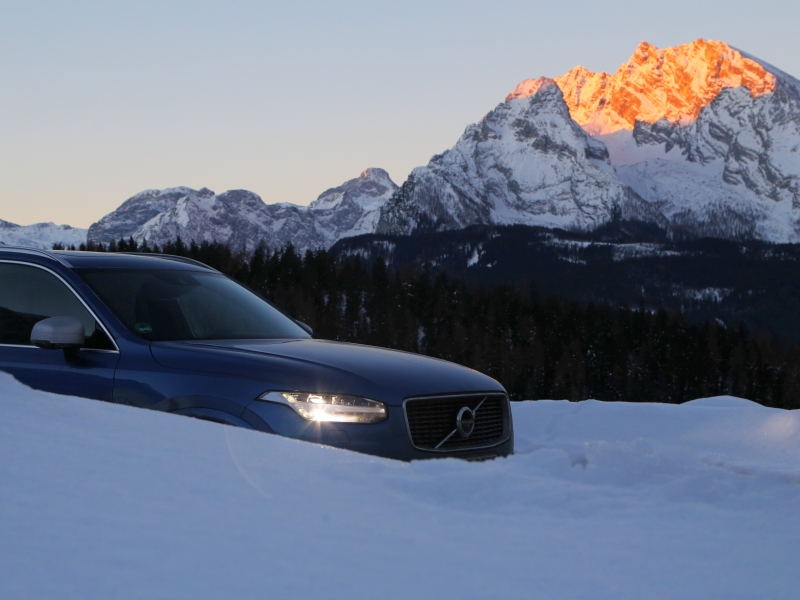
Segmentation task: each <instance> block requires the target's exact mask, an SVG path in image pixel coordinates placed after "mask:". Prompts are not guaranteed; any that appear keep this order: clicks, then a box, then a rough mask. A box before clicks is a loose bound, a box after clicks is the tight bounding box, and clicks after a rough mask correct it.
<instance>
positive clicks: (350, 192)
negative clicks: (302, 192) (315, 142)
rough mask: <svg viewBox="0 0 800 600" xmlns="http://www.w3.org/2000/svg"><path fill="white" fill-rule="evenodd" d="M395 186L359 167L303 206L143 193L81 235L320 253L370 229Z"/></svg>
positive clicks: (198, 193)
mask: <svg viewBox="0 0 800 600" xmlns="http://www.w3.org/2000/svg"><path fill="white" fill-rule="evenodd" d="M396 189H397V186H396V185H395V184H394V182H393V181H392V180H391V179H390V178H389V175H388V173H386V171H384V170H383V169H367V170H366V171H364V172H363V173H362V174H361V176H360V177H358V178H356V179H351V180H350V181H347V182H345V183H344V184H342V185H341V186H339V187H337V188H332V189H330V190H327V191H326V192H324V193H323V194H322V195H321V196H320V197H319V198H318V199H317V200H316V201H315V202H313V203H312V204H311V205H310V206H297V205H295V204H288V203H278V204H265V203H264V201H263V200H262V199H261V198H260V197H259V196H258V195H257V194H254V193H253V192H250V191H247V190H229V191H227V192H224V193H222V194H215V193H214V192H213V191H211V190H209V189H208V188H202V189H200V190H194V189H191V188H187V187H176V188H168V189H165V190H146V191H144V192H141V193H139V194H136V195H135V196H133V197H131V198H129V199H128V200H126V201H125V202H124V203H123V204H122V205H121V206H120V207H119V208H118V209H117V210H115V211H113V212H111V213H109V214H108V215H106V216H105V217H103V218H102V219H100V221H98V222H97V223H95V224H94V225H92V226H91V227H90V228H89V234H88V237H89V240H91V241H94V242H103V243H108V242H110V241H112V240H114V241H116V240H119V239H120V238H123V239H126V240H127V239H128V238H130V237H133V239H134V240H136V241H137V242H140V243H141V242H143V241H145V240H147V242H148V244H150V245H151V246H152V245H153V244H158V245H159V246H163V245H164V244H165V243H167V242H171V241H174V240H175V239H177V237H178V236H180V238H181V239H182V240H183V241H184V242H186V243H190V242H197V243H202V242H204V241H205V242H215V241H216V242H221V243H224V244H228V245H230V246H231V247H232V249H233V250H234V251H239V250H241V251H244V252H248V253H249V252H253V251H254V250H255V249H256V248H257V247H258V246H259V245H260V244H264V245H266V246H267V247H269V248H272V249H275V248H280V247H283V246H285V245H286V244H288V243H289V242H291V243H292V244H293V245H294V246H295V248H296V249H298V250H300V251H303V250H306V249H315V248H327V247H329V246H331V245H332V244H333V243H335V242H336V241H337V240H339V239H341V238H344V237H348V236H353V235H360V234H362V233H370V232H372V231H374V229H375V222H376V221H377V218H378V214H379V213H380V209H381V207H382V206H383V204H384V203H385V202H386V201H387V200H388V199H389V198H390V197H391V195H392V193H393V192H394V191H395V190H396Z"/></svg>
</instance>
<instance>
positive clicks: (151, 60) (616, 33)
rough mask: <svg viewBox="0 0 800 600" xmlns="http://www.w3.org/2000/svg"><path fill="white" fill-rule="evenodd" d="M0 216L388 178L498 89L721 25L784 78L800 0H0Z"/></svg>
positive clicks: (486, 105)
mask: <svg viewBox="0 0 800 600" xmlns="http://www.w3.org/2000/svg"><path fill="white" fill-rule="evenodd" d="M0 8H2V19H0V82H2V83H0V219H4V220H7V221H12V222H16V223H20V224H28V223H33V222H37V221H55V222H58V223H69V224H72V225H76V226H83V227H85V226H88V225H89V224H91V223H92V222H94V221H96V220H97V219H99V218H100V217H102V216H103V215H104V214H106V213H107V212H109V211H111V210H113V209H114V208H116V207H117V206H118V205H119V204H121V203H122V202H123V201H124V200H125V199H126V198H128V197H129V196H131V195H133V194H135V193H136V192H139V191H141V190H143V189H147V188H163V187H170V186H176V185H187V186H190V187H195V188H199V187H202V186H207V187H210V188H211V189H213V190H215V191H217V192H222V191H225V190H227V189H233V188H245V189H250V190H252V191H254V192H256V193H258V194H259V195H261V197H262V198H263V199H264V201H266V202H268V203H271V202H293V203H296V204H308V203H309V202H311V201H312V200H314V199H315V198H316V197H317V196H318V195H319V194H320V193H321V192H322V191H324V190H325V189H327V188H329V187H333V186H336V185H339V184H340V183H342V182H343V181H345V180H347V179H351V178H353V177H356V176H357V175H358V174H359V173H360V172H361V171H362V170H363V169H364V168H366V167H383V168H385V169H386V170H388V171H389V173H390V175H391V176H392V178H393V179H394V180H395V181H396V182H397V183H402V181H403V180H404V179H405V177H406V176H407V174H408V173H409V172H410V170H411V169H412V168H413V167H415V166H417V165H421V164H425V163H426V162H427V161H428V159H429V158H430V157H431V156H432V155H433V154H436V153H437V152H440V151H442V150H444V149H445V148H447V147H450V146H452V145H453V143H455V141H456V140H457V138H458V137H459V135H460V134H461V132H462V131H463V130H464V128H465V127H466V125H468V124H469V123H471V122H474V121H476V120H478V119H479V118H480V117H481V116H482V115H483V114H485V113H486V112H488V111H489V110H490V109H491V108H493V107H494V106H495V105H496V104H497V103H499V102H501V101H502V100H503V98H504V97H505V95H506V94H507V93H508V92H509V91H510V90H511V89H513V88H514V86H515V85H516V84H517V83H518V82H519V81H521V80H522V79H526V78H529V77H538V76H540V75H547V76H557V75H560V74H562V73H564V72H565V71H567V70H569V69H570V68H572V67H573V66H575V65H576V64H582V65H584V66H585V67H587V68H589V69H592V70H606V71H612V72H613V71H614V70H616V68H617V67H618V66H619V65H620V64H621V63H622V62H624V61H626V60H627V59H628V57H629V56H630V55H631V54H632V53H633V51H634V49H635V48H636V46H637V44H638V43H639V42H640V41H642V40H647V41H648V42H650V43H653V44H655V45H656V46H660V47H663V46H671V45H676V44H682V43H686V42H690V41H692V40H694V39H697V38H699V37H704V38H707V39H718V40H723V41H726V42H728V43H729V44H731V45H733V46H736V47H738V48H739V49H741V50H745V51H747V52H749V53H751V54H753V55H755V56H758V57H759V58H761V59H763V60H766V61H768V62H770V63H772V64H774V65H775V66H777V67H779V68H781V69H783V70H784V71H787V72H789V73H790V74H793V75H795V76H800V36H798V26H797V23H798V21H799V20H800V3H796V2H788V1H784V2H778V1H773V0H763V1H761V2H738V1H727V2H718V1H709V2H702V1H696V0H695V1H688V0H670V1H665V0H662V1H661V2H644V1H642V2H627V1H622V0H611V1H608V2H597V1H594V2H584V1H581V0H578V1H573V2H560V3H556V2H532V1H527V2H522V1H517V0H494V1H491V2H485V1H473V0H462V1H460V2H452V1H439V0H427V1H425V2H421V1H415V0H412V1H406V2H383V1H373V2H363V1H345V0H342V1H339V2H311V1H304V0H296V1H293V2H281V3H277V2H235V1H228V2H216V1H195V2H170V1H168V0H162V1H159V2H147V1H145V2H137V3H123V2H113V3H110V2H79V1H72V2H35V1H27V2H24V3H23V2H18V1H17V2H5V1H2V2H0Z"/></svg>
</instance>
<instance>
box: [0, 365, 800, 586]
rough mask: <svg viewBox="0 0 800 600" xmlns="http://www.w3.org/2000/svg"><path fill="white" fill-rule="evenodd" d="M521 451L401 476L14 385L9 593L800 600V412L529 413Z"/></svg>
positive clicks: (279, 441)
mask: <svg viewBox="0 0 800 600" xmlns="http://www.w3.org/2000/svg"><path fill="white" fill-rule="evenodd" d="M514 419H515V427H516V435H517V453H516V455H515V456H513V457H511V458H508V459H498V460H495V461H492V462H487V463H477V464H476V463H466V462H462V461H458V460H453V459H448V460H438V461H427V462H420V463H411V464H406V463H398V462H394V461H390V460H385V459H379V458H373V457H369V456H363V455H359V454H355V453H351V452H347V451H342V450H337V449H333V448H328V447H321V446H315V445H312V444H308V443H303V442H297V441H293V440H289V439H285V438H281V437H277V436H270V435H265V434H261V433H256V432H252V431H247V430H242V429H235V428H230V427H224V426H220V425H216V424H213V423H206V422H202V421H196V420H193V419H188V418H185V417H178V416H173V415H169V414H164V413H158V412H150V411H146V410H141V409H134V408H130V407H125V406H120V405H113V404H106V403H102V402H97V401H91V400H83V399H77V398H69V397H62V396H55V395H51V394H45V393H39V392H32V391H31V390H29V389H28V388H25V387H24V386H22V385H21V384H19V383H17V382H16V381H15V380H13V379H12V378H11V377H10V376H8V375H6V374H2V373H0V455H1V456H3V457H4V460H3V461H2V462H1V463H0V532H2V535H0V594H1V595H2V597H3V598H27V599H35V598H54V597H60V598H86V599H89V598H104V599H105V598H156V597H160V598H187V599H188V598H192V599H197V598H265V597H269V598H300V597H305V598H320V597H325V598H338V597H348V598H367V597H377V596H380V597H384V598H412V597H416V598H431V597H435V598H501V597H526V598H571V599H579V598H593V599H598V598H614V599H618V598H650V599H658V598H676V597H680V598H702V599H703V600H708V599H712V598H789V597H794V596H795V595H796V593H797V589H798V585H800V573H798V571H797V569H796V564H795V562H796V559H795V557H796V553H797V551H798V549H800V542H798V540H800V510H798V509H800V415H798V414H797V413H796V412H789V411H781V410H775V409H767V408H763V407H760V406H758V405H755V404H753V403H751V402H748V401H745V400H740V399H736V398H714V399H707V400H700V401H696V402H690V403H687V404H686V405H683V406H672V405H654V404H621V403H619V404H606V403H602V402H595V401H588V402H581V403H568V402H549V401H541V402H527V403H522V404H516V405H514Z"/></svg>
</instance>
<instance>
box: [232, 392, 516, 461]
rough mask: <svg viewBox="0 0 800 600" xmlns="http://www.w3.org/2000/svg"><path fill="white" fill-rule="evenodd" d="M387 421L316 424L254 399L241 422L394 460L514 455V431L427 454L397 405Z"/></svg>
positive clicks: (309, 440)
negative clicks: (483, 443)
mask: <svg viewBox="0 0 800 600" xmlns="http://www.w3.org/2000/svg"><path fill="white" fill-rule="evenodd" d="M387 408H388V410H389V418H388V419H387V420H386V421H384V422H382V423H375V424H369V425H367V424H362V423H318V422H311V421H307V420H305V419H303V418H302V417H300V416H299V415H298V414H297V413H295V412H294V411H293V410H292V409H291V408H289V407H288V406H284V405H282V404H277V403H273V402H263V401H260V400H256V401H254V402H252V403H251V404H250V405H249V406H248V407H247V409H245V411H244V414H243V415H242V419H244V420H245V421H246V422H247V423H249V424H250V425H251V426H252V427H254V428H255V429H258V430H260V431H266V432H268V433H277V434H278V435H282V436H285V437H289V438H294V439H298V440H304V441H307V442H313V443H317V444H325V445H327V446H335V447H337V448H344V449H347V450H354V451H356V452H362V453H364V454H372V455H375V456H382V457H385V458H393V459H396V460H405V461H410V460H421V459H426V458H463V459H467V460H479V459H486V458H494V457H497V456H508V455H509V454H512V453H513V452H514V429H513V425H510V427H511V435H510V437H509V438H508V440H506V441H505V442H503V443H501V444H499V445H497V446H492V447H489V448H480V449H474V450H458V451H452V452H429V451H424V450H418V449H416V448H414V446H413V445H412V444H411V439H410V438H409V434H408V428H407V427H406V417H405V413H404V412H403V407H401V406H388V407H387Z"/></svg>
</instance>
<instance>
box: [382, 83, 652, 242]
mask: <svg viewBox="0 0 800 600" xmlns="http://www.w3.org/2000/svg"><path fill="white" fill-rule="evenodd" d="M528 89H529V91H530V93H529V94H528V95H527V96H524V97H519V98H509V99H508V100H507V101H506V102H504V103H502V104H500V105H499V106H498V107H497V108H495V109H494V110H493V111H491V112H490V113H489V114H487V115H486V116H485V117H484V118H483V119H482V120H481V121H480V122H479V123H477V124H474V125H470V126H469V127H467V130H466V131H465V132H464V134H463V135H462V136H461V139H460V140H459V141H458V142H457V143H456V145H455V146H454V147H453V148H452V149H450V150H448V151H446V152H444V153H443V154H439V155H437V156H434V157H433V158H432V159H431V161H430V163H428V165H427V166H425V167H420V168H417V169H414V171H412V173H411V175H410V177H409V179H408V180H407V181H406V182H405V183H404V184H403V187H402V188H401V190H400V191H398V193H396V194H395V196H394V198H392V200H391V202H390V203H389V204H387V206H386V207H385V208H384V209H383V213H382V216H381V221H380V224H379V227H378V231H379V232H380V233H396V234H409V233H412V232H414V231H417V230H442V229H460V228H463V227H467V226H469V225H476V224H525V225H542V226H547V227H578V228H581V229H593V228H595V227H596V226H598V225H600V224H602V223H604V222H606V221H608V220H610V219H611V218H612V217H613V216H614V215H619V216H621V217H623V218H628V219H632V218H637V219H640V220H653V221H658V220H659V219H661V215H660V213H659V212H658V211H657V210H654V209H653V208H652V207H651V206H650V205H649V204H648V203H647V202H645V201H644V200H642V199H641V198H640V197H639V196H638V195H637V194H636V193H634V192H633V191H632V190H631V189H630V188H629V187H628V186H626V185H625V184H623V183H622V182H621V181H620V180H619V178H618V177H617V176H616V174H615V172H614V169H613V167H612V166H611V164H610V162H609V155H608V150H607V149H606V147H605V145H604V144H602V143H601V142H598V141H596V140H594V139H593V138H592V137H591V136H590V135H589V134H588V133H586V132H585V131H584V130H583V129H581V127H580V126H579V125H578V124H577V123H576V122H575V121H574V120H572V118H570V113H569V109H568V107H567V105H566V103H565V102H564V97H563V95H562V92H561V90H560V89H559V87H558V86H557V85H556V83H555V82H554V81H553V80H551V79H546V78H541V79H538V80H536V81H535V82H531V85H530V86H529V88H528Z"/></svg>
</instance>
